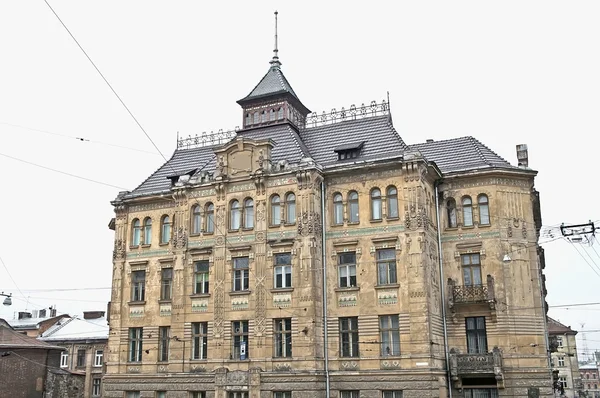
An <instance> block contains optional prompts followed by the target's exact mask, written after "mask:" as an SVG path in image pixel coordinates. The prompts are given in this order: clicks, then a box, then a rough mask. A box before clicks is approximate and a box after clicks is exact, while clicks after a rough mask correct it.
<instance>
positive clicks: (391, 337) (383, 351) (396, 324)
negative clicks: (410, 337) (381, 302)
mask: <svg viewBox="0 0 600 398" xmlns="http://www.w3.org/2000/svg"><path fill="white" fill-rule="evenodd" d="M384 340H387V342H391V344H386V343H384ZM379 341H380V344H381V346H380V354H379V355H381V356H382V357H393V356H398V355H400V354H401V352H402V350H401V347H400V317H399V316H398V315H397V314H391V315H380V316H379ZM390 345H391V348H390Z"/></svg>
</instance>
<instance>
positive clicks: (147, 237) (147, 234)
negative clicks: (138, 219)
mask: <svg viewBox="0 0 600 398" xmlns="http://www.w3.org/2000/svg"><path fill="white" fill-rule="evenodd" d="M143 229H144V245H146V246H150V245H151V244H152V218H150V217H146V218H144V224H143Z"/></svg>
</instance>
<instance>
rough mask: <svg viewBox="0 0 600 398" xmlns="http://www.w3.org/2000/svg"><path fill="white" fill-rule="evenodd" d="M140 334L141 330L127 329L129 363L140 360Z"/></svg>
mask: <svg viewBox="0 0 600 398" xmlns="http://www.w3.org/2000/svg"><path fill="white" fill-rule="evenodd" d="M142 332H143V328H129V362H140V361H141V360H142ZM138 394H139V392H138Z"/></svg>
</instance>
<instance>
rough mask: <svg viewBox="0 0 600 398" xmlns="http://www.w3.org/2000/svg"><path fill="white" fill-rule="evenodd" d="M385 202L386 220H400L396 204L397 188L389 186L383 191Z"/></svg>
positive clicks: (398, 207)
mask: <svg viewBox="0 0 600 398" xmlns="http://www.w3.org/2000/svg"><path fill="white" fill-rule="evenodd" d="M392 191H393V192H392ZM385 201H386V205H387V209H386V214H387V218H388V219H391V220H395V219H398V218H400V206H399V203H398V188H396V186H395V185H390V186H389V187H387V188H386V189H385ZM392 210H393V211H392Z"/></svg>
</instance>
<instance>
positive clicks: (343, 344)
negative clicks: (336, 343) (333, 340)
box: [340, 317, 358, 358]
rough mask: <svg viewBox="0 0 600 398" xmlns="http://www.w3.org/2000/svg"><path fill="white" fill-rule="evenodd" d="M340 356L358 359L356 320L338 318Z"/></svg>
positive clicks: (354, 318) (355, 318) (353, 318)
mask: <svg viewBox="0 0 600 398" xmlns="http://www.w3.org/2000/svg"><path fill="white" fill-rule="evenodd" d="M340 356H341V357H354V358H356V357H358V318H357V317H351V318H340Z"/></svg>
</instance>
